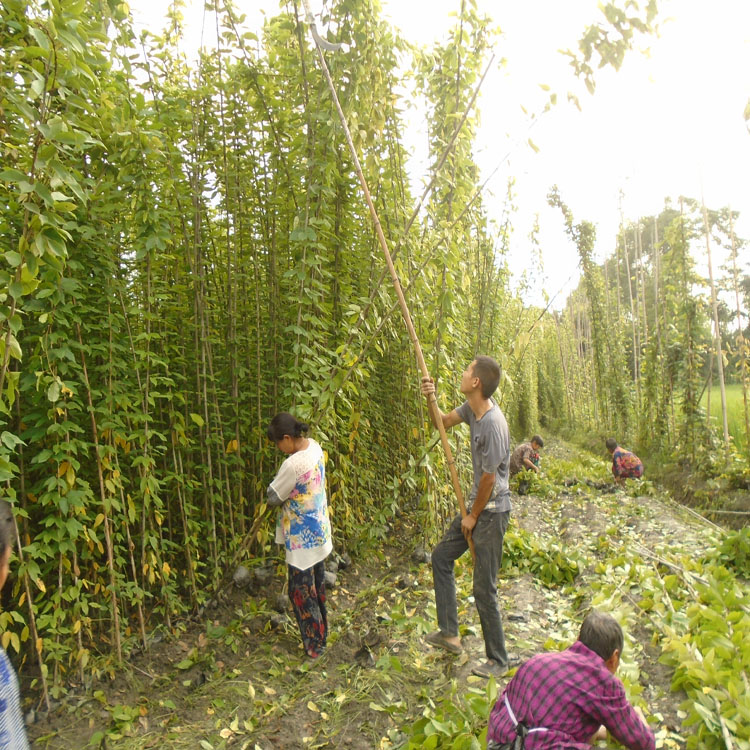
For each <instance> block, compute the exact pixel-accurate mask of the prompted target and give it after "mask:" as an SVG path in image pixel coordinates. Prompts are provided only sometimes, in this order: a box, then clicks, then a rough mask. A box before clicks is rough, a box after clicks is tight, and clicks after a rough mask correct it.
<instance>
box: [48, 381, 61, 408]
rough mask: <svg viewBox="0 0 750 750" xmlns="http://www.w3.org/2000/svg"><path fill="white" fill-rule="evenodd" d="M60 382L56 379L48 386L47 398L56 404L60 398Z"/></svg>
mask: <svg viewBox="0 0 750 750" xmlns="http://www.w3.org/2000/svg"><path fill="white" fill-rule="evenodd" d="M60 390H61V389H60V382H59V381H58V380H55V381H54V382H53V383H52V384H50V387H49V388H47V398H48V399H49V400H50V401H51V402H52V403H53V404H54V403H55V401H57V400H58V399H59V398H60Z"/></svg>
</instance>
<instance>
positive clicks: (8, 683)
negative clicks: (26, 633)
mask: <svg viewBox="0 0 750 750" xmlns="http://www.w3.org/2000/svg"><path fill="white" fill-rule="evenodd" d="M15 541H16V522H15V519H14V518H13V508H12V507H11V505H10V503H9V502H8V501H7V500H2V499H0V590H2V588H3V586H4V585H5V581H6V579H7V578H8V571H9V568H10V553H11V552H12V551H13V545H14V543H15ZM0 748H2V749H3V750H28V748H29V741H28V739H27V738H26V726H25V724H24V722H23V714H22V713H21V698H20V694H19V691H18V678H17V677H16V673H15V672H14V671H13V667H12V666H11V663H10V661H9V660H8V655H7V654H6V653H5V649H3V648H2V647H0Z"/></svg>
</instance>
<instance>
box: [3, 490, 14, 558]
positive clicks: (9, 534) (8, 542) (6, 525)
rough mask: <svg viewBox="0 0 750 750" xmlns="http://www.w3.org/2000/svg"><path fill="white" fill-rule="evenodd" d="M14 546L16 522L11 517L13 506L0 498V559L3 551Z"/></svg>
mask: <svg viewBox="0 0 750 750" xmlns="http://www.w3.org/2000/svg"><path fill="white" fill-rule="evenodd" d="M15 545H16V520H15V518H14V517H13V506H12V505H11V504H10V503H9V502H8V501H7V500H5V499H4V498H0V558H2V557H4V556H5V550H6V549H7V548H8V547H10V548H11V549H13V547H15Z"/></svg>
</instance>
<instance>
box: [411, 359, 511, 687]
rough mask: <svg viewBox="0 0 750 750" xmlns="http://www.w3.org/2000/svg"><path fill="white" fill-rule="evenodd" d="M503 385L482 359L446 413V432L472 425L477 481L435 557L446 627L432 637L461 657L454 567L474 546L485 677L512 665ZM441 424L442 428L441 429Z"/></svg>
mask: <svg viewBox="0 0 750 750" xmlns="http://www.w3.org/2000/svg"><path fill="white" fill-rule="evenodd" d="M499 382H500V366H499V365H498V364H497V362H495V360H494V359H492V357H486V356H479V357H477V358H476V359H475V360H473V361H472V363H471V364H470V365H469V366H468V367H467V368H466V370H465V371H464V373H463V375H462V376H461V393H463V394H464V396H466V401H465V402H464V403H463V404H462V405H461V406H459V407H458V408H457V409H453V411H451V412H450V413H449V414H444V413H443V412H440V418H441V419H442V422H443V425H444V426H445V428H446V429H448V428H450V427H454V426H455V425H457V424H459V423H460V422H466V423H467V424H468V425H469V434H470V436H471V462H472V466H473V469H474V481H473V484H472V488H471V492H470V493H469V502H468V504H467V515H466V516H465V517H464V518H461V515H460V514H459V515H457V516H456V518H454V519H453V522H452V523H451V525H450V526H449V527H448V530H447V531H446V532H445V535H444V536H443V538H442V540H441V541H440V543H439V544H438V545H437V546H436V547H435V549H434V550H433V552H432V575H433V581H434V586H435V605H436V607H437V617H438V627H439V630H437V631H435V632H434V633H430V634H429V635H427V636H425V640H426V641H427V642H428V643H429V644H430V645H432V646H438V647H440V648H444V649H446V650H447V651H450V652H452V653H460V652H461V639H460V638H459V635H458V607H457V604H456V580H455V577H454V574H453V566H454V562H455V561H456V560H457V559H458V558H459V557H460V556H461V555H463V554H464V552H466V550H467V549H468V548H469V542H468V540H469V538H471V539H472V540H473V541H474V551H475V553H476V560H475V563H474V602H475V604H476V606H477V611H478V612H479V621H480V623H481V625H482V635H483V636H484V646H485V652H486V654H487V661H486V662H485V663H484V664H479V665H477V666H475V667H474V668H473V669H472V672H473V673H474V674H476V675H479V676H480V677H489V675H490V674H494V675H495V676H496V677H500V676H502V675H503V674H504V673H505V672H506V671H507V669H508V668H509V666H511V664H510V662H511V660H510V659H509V657H508V653H507V651H506V650H505V635H504V633H503V624H502V620H501V619H500V612H499V610H498V606H497V573H498V570H499V569H500V563H501V562H502V558H503V537H504V535H505V530H506V529H507V527H508V520H509V518H510V491H509V489H508V464H509V462H510V435H509V434H508V423H507V422H506V421H505V415H504V414H503V413H502V411H501V410H500V407H499V406H498V405H497V404H496V403H495V402H494V401H493V400H492V394H493V393H494V392H495V390H496V389H497V386H498V383H499ZM434 392H435V384H434V383H433V381H432V378H422V393H424V394H425V396H429V394H431V393H434ZM435 426H436V427H437V425H435Z"/></svg>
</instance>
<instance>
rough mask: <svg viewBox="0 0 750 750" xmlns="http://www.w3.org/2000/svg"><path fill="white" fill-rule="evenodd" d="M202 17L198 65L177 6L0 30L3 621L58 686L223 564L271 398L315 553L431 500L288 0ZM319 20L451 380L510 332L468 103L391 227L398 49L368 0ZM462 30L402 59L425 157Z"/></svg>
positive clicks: (37, 11) (435, 352) (483, 27)
mask: <svg viewBox="0 0 750 750" xmlns="http://www.w3.org/2000/svg"><path fill="white" fill-rule="evenodd" d="M470 5H471V4H469V6H470ZM209 10H212V11H214V12H212V13H209V14H208V17H210V18H211V19H214V20H215V26H214V27H213V28H211V30H210V33H211V34H213V35H214V37H215V38H214V47H215V49H212V51H210V52H205V53H201V55H200V58H199V61H198V63H197V65H194V66H189V65H188V64H187V62H186V61H185V59H184V58H183V57H182V56H181V54H180V53H179V52H178V42H179V41H180V34H181V29H180V13H179V3H175V4H174V5H173V7H172V11H171V15H170V17H169V23H168V25H167V29H166V31H165V32H164V34H163V35H162V36H154V35H153V34H150V33H146V34H143V35H142V37H141V39H136V37H135V35H134V32H133V29H132V26H131V22H130V20H129V17H128V15H127V9H126V7H125V6H124V5H120V4H118V3H115V2H109V3H107V2H100V1H99V0H78V1H77V2H76V1H71V0H66V1H65V2H61V1H59V2H58V1H56V0H49V1H47V2H31V1H30V2H20V1H19V2H9V3H4V5H3V9H2V16H0V24H1V25H0V50H2V52H0V77H1V80H0V86H1V87H2V92H3V93H2V100H1V101H0V140H1V141H2V149H3V169H2V172H0V205H2V214H1V215H0V241H1V242H2V252H3V253H4V257H5V260H6V264H5V265H4V268H3V270H2V271H1V272H0V293H1V294H2V298H3V301H2V307H0V316H1V317H2V323H1V324H2V338H1V339H0V340H1V341H2V343H1V344H0V346H1V347H2V349H1V351H0V354H1V355H2V357H1V359H2V370H1V372H0V391H1V392H2V397H1V401H0V410H1V411H2V416H1V417H0V419H1V421H2V426H1V428H0V429H1V430H2V448H1V449H0V481H2V483H3V491H4V493H5V494H7V495H8V496H9V497H10V498H11V499H12V500H13V501H14V503H15V504H16V506H17V507H18V509H19V515H20V516H21V522H20V524H19V528H20V536H21V543H22V545H21V549H20V551H19V556H21V560H20V561H19V564H18V565H17V566H16V568H15V569H16V573H17V578H16V587H15V589H14V591H15V594H16V597H15V603H14V606H12V607H8V608H7V609H6V610H5V611H3V612H2V613H1V614H0V629H2V631H4V632H5V636H4V639H5V641H6V643H9V644H10V645H11V647H12V648H14V649H15V650H16V651H18V652H19V653H22V654H23V655H24V658H28V659H30V660H31V661H32V662H34V663H37V662H38V663H39V665H40V666H41V669H42V674H43V676H44V677H45V681H50V682H51V683H52V684H53V685H54V686H57V687H60V686H62V685H63V684H64V683H65V681H66V680H68V679H71V678H76V677H83V676H84V673H85V672H87V671H89V670H91V669H94V670H101V669H110V668H111V665H113V664H114V663H115V662H116V660H117V659H119V658H121V656H122V653H123V651H124V650H127V649H129V648H131V647H132V645H133V644H134V643H135V642H137V641H138V640H140V641H142V642H145V641H146V636H147V633H148V632H149V631H150V630H151V629H153V628H154V627H156V626H160V625H164V626H165V627H167V628H171V627H173V625H174V624H175V620H174V618H175V617H176V616H179V615H180V614H181V613H184V612H186V611H188V610H191V609H193V608H195V607H197V606H198V605H199V604H200V603H201V602H202V601H203V600H204V598H205V597H206V596H207V595H208V593H209V592H210V590H211V588H212V586H214V585H215V584H216V582H217V581H218V580H219V579H221V577H222V576H223V575H224V574H225V573H226V570H225V568H226V566H227V565H228V564H229V561H230V560H232V559H234V556H235V553H236V551H237V549H238V548H239V546H240V544H241V542H242V541H243V539H244V537H245V535H246V534H247V532H248V531H249V530H250V529H251V528H253V525H254V523H255V522H256V520H257V519H258V518H259V516H260V515H261V514H263V513H264V512H265V506H264V503H263V496H264V491H263V490H264V486H265V483H266V482H267V481H268V479H269V476H270V475H271V472H272V471H273V468H274V465H275V463H276V460H277V459H276V457H275V456H274V454H273V451H272V449H271V446H269V445H268V444H267V442H266V440H265V425H266V423H267V421H268V420H269V418H270V417H271V416H272V415H273V413H274V412H275V411H277V410H281V409H291V410H294V411H295V412H296V413H297V414H298V415H299V416H301V417H302V418H307V419H309V420H310V421H311V422H312V423H313V425H314V429H315V432H316V436H318V437H319V438H320V439H321V442H322V443H323V444H324V445H325V447H326V450H327V452H328V460H329V464H328V477H329V491H330V504H331V509H332V514H333V518H334V525H335V528H336V532H337V536H338V540H339V544H356V543H357V542H358V541H360V540H361V539H362V538H363V537H365V538H367V537H378V536H381V535H383V534H385V533H386V528H387V522H388V519H389V517H390V515H391V514H392V511H393V506H394V503H402V502H404V500H405V499H412V498H413V497H414V496H418V497H419V498H420V506H419V507H420V508H421V511H422V512H424V513H426V514H428V515H434V514H441V513H444V512H446V511H447V504H448V502H449V501H448V500H447V499H446V500H445V501H441V500H439V499H438V500H437V501H436V500H435V498H440V497H442V493H443V485H444V474H443V473H442V471H436V472H435V473H434V475H433V474H432V473H431V472H430V471H429V470H428V472H427V473H425V472H424V469H423V467H424V466H425V465H426V466H427V467H428V469H429V465H430V464H429V459H427V458H423V460H422V461H421V462H418V461H416V460H415V459H414V458H410V457H412V456H415V457H422V454H423V452H424V446H425V445H426V443H427V440H426V436H425V434H424V430H420V429H418V428H419V426H420V425H424V424H425V418H424V415H423V414H422V413H421V399H420V397H419V396H418V390H417V374H416V370H415V367H414V365H413V362H412V358H411V355H410V349H409V344H408V340H407V339H406V338H405V334H404V333H403V332H402V330H401V327H400V325H399V321H398V320H397V319H396V320H393V321H392V320H391V317H392V308H393V300H392V298H391V295H390V294H389V290H388V288H387V287H386V286H382V287H381V283H380V279H381V267H382V264H381V262H380V259H379V255H378V250H377V247H376V245H375V241H374V233H373V231H372V229H371V226H370V224H369V219H368V217H367V215H366V212H365V209H364V206H363V204H362V202H361V199H360V198H359V196H358V194H357V184H356V181H355V177H354V174H353V170H352V167H351V163H350V159H349V157H348V155H347V152H346V149H345V144H344V142H343V139H342V137H341V132H340V129H339V127H338V126H337V124H336V120H335V113H334V112H333V110H332V108H331V104H330V101H329V98H328V97H327V96H326V93H325V89H324V82H323V80H322V79H321V77H320V76H319V75H318V74H317V71H316V70H315V63H314V58H313V55H312V51H311V49H310V47H309V45H308V43H307V42H306V41H305V38H306V34H305V33H304V28H302V24H301V23H300V8H299V7H297V5H296V4H295V3H289V5H288V6H287V9H286V11H285V12H282V13H281V14H280V15H279V16H277V17H275V18H272V19H270V20H269V21H268V22H267V23H266V25H265V27H264V29H263V32H262V36H261V37H260V38H259V37H257V36H256V35H253V34H251V33H249V32H247V31H246V30H245V29H244V27H243V25H242V21H243V19H242V18H241V17H240V16H239V14H238V13H237V12H236V11H235V10H233V9H232V7H231V6H230V5H229V4H226V5H225V4H220V5H219V7H218V8H217V9H214V8H210V9H209ZM326 13H327V14H329V15H327V16H326V17H324V19H323V22H324V23H328V22H329V21H331V22H333V23H334V24H335V25H336V28H337V29H338V31H339V34H340V35H341V37H342V38H344V39H346V40H347V41H348V42H349V45H350V50H349V51H348V52H347V54H345V55H337V56H334V57H333V58H332V59H331V62H330V65H331V69H332V74H333V76H334V78H335V80H336V81H337V85H339V86H340V96H341V101H342V105H343V107H344V109H345V113H346V116H347V119H348V122H349V124H350V127H351V129H352V132H353V134H354V138H355V141H356V145H357V148H358V149H359V150H360V153H361V155H362V162H363V165H364V166H365V169H366V172H367V179H368V182H369V184H370V185H371V187H372V191H373V196H374V199H375V201H376V203H377V205H378V208H379V210H381V211H382V216H383V217H384V228H385V230H386V233H387V234H388V236H389V241H390V242H391V244H392V246H393V247H394V248H396V249H397V259H396V263H397V265H398V266H399V273H400V274H401V276H402V278H404V279H408V280H409V283H408V284H407V286H408V290H407V294H408V297H409V302H410V304H411V305H412V306H413V307H414V309H415V310H417V311H418V315H417V318H418V321H419V324H420V331H419V334H420V337H421V338H422V340H423V341H424V342H425V351H426V352H428V355H429V359H430V361H431V362H432V364H433V365H434V369H435V372H436V374H439V373H441V372H442V373H449V372H452V371H453V370H454V363H456V362H459V363H463V362H465V361H467V360H468V359H470V358H471V356H472V354H473V353H474V351H475V350H476V349H477V348H482V349H483V350H486V351H499V350H500V349H501V347H503V346H504V345H505V344H506V343H507V339H508V336H509V335H510V333H509V331H510V329H508V330H507V331H506V330H505V329H504V328H503V327H501V326H499V325H498V321H499V320H500V319H501V318H502V317H503V312H502V311H503V309H504V307H505V306H507V305H508V304H509V300H508V296H507V294H506V284H505V275H504V273H503V272H502V271H501V270H500V268H499V266H498V264H497V262H496V257H495V250H494V243H493V241H492V239H491V238H490V237H489V236H488V232H487V229H486V220H485V217H484V212H483V209H482V203H481V197H480V198H477V184H476V175H477V169H476V166H475V165H474V164H473V162H472V157H471V141H472V137H473V130H474V122H475V116H476V115H475V113H473V112H472V113H471V114H470V116H469V118H468V119H467V122H466V124H465V125H464V126H463V128H462V129H461V131H460V132H459V135H458V137H457V138H456V140H455V144H454V146H453V149H452V151H451V154H450V156H449V158H448V159H447V160H446V165H445V167H444V168H443V170H441V171H440V173H439V174H436V175H435V177H436V181H435V188H434V192H433V195H432V197H431V199H430V201H429V206H428V208H427V211H426V217H425V218H424V219H421V220H420V221H419V222H417V223H416V224H415V225H414V226H413V227H412V228H411V229H410V230H409V231H408V232H406V231H405V226H406V222H407V219H408V217H409V214H410V213H411V210H412V197H411V195H410V191H409V187H408V180H407V179H406V176H405V172H404V164H405V153H404V150H403V146H402V137H401V133H400V128H401V121H400V118H399V100H398V97H397V96H396V94H395V90H396V87H397V85H398V82H399V80H398V76H397V72H396V71H397V63H398V59H397V56H398V55H399V54H402V53H404V50H405V47H404V45H403V43H402V42H401V41H400V40H399V39H398V38H396V37H394V35H393V32H392V31H391V30H390V28H389V27H387V26H386V25H385V24H384V23H383V22H381V21H380V20H379V18H378V16H377V9H376V8H375V7H374V6H373V4H372V3H371V2H366V1H365V0H342V1H340V2H336V3H334V4H333V5H332V7H331V8H330V9H329V10H327V11H326ZM204 33H205V34H209V30H208V28H204ZM487 39H488V31H487V22H486V21H485V20H484V19H482V18H480V17H478V16H477V14H476V12H475V10H474V9H473V8H472V7H467V8H466V9H465V10H464V11H463V12H462V14H461V16H460V18H459V20H458V23H457V29H456V31H455V34H454V37H453V38H452V39H451V40H450V41H449V43H447V44H446V46H445V47H444V48H438V49H435V50H433V51H432V52H431V53H430V54H429V55H424V56H421V57H419V58H418V61H417V69H418V71H419V74H418V80H419V86H420V87H421V90H422V92H423V93H424V95H425V97H426V100H427V102H428V106H429V108H430V113H429V117H430V127H431V136H430V137H431V146H432V148H433V150H434V153H435V158H436V160H437V157H438V156H439V155H440V153H441V151H442V147H443V146H444V145H445V141H446V140H447V137H448V136H447V135H446V134H450V133H451V132H452V130H453V129H454V128H455V123H456V122H457V120H458V119H459V118H460V117H461V115H462V114H463V113H464V112H465V111H466V110H467V108H468V107H469V103H470V101H469V100H470V97H471V94H472V88H473V87H474V85H475V84H476V81H477V79H478V73H479V72H480V71H481V68H482V64H483V62H484V60H483V56H484V53H485V50H486V48H487V46H488V45H487ZM457 49H459V50H460V54H459V55H458V56H456V54H455V52H456V50H457ZM467 295H468V297H469V298H470V304H469V305H467V304H466V296H467ZM477 314H478V315H479V320H480V323H479V325H477V323H476V318H477ZM523 314H524V313H523V311H522V310H520V309H519V311H518V316H519V320H520V319H521V318H522V317H523ZM418 466H419V467H420V468H417V467H418ZM432 476H434V477H435V479H434V480H433V479H431V477H432ZM426 482H427V483H431V486H432V487H433V488H434V489H437V493H434V492H432V493H426V492H424V491H425V489H426V488H427V485H426V484H425V483H426ZM443 506H446V507H443ZM270 532H271V529H270V527H269V526H268V525H267V524H265V525H263V524H262V525H260V527H259V530H258V532H257V534H256V536H255V537H254V538H253V539H252V540H251V542H252V544H251V553H252V554H254V555H257V556H263V555H265V554H268V553H269V552H270V551H271V545H270Z"/></svg>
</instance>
